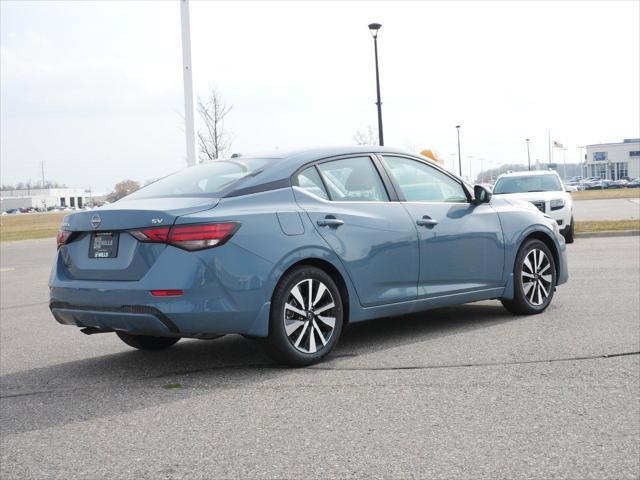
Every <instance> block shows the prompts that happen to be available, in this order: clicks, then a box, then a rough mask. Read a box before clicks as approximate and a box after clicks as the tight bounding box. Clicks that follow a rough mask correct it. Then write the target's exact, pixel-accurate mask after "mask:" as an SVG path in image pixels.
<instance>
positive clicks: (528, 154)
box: [526, 138, 531, 171]
mask: <svg viewBox="0 0 640 480" xmlns="http://www.w3.org/2000/svg"><path fill="white" fill-rule="evenodd" d="M526 141H527V160H528V161H529V171H531V152H530V151H529V139H528V138H527V139H526Z"/></svg>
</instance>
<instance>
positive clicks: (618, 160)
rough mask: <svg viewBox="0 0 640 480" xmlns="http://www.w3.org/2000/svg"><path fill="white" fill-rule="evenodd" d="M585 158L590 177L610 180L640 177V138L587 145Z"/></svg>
mask: <svg viewBox="0 0 640 480" xmlns="http://www.w3.org/2000/svg"><path fill="white" fill-rule="evenodd" d="M585 160H586V167H587V176H588V177H598V178H606V179H609V180H618V179H620V178H623V177H631V178H636V177H640V138H627V139H625V140H623V141H622V142H618V143H599V144H596V145H587V155H586V158H585Z"/></svg>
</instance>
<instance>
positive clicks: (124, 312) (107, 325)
mask: <svg viewBox="0 0 640 480" xmlns="http://www.w3.org/2000/svg"><path fill="white" fill-rule="evenodd" d="M49 308H50V309H51V313H52V314H53V316H54V318H55V319H56V320H57V321H58V322H59V323H61V324H63V325H74V326H77V327H93V328H98V329H100V330H104V331H116V330H120V331H125V332H129V333H134V334H147V335H166V336H174V335H179V334H180V329H179V328H178V326H177V325H176V324H175V323H173V321H172V320H171V319H170V318H168V317H167V316H166V315H165V314H164V313H162V312H161V311H160V310H158V309H157V308H153V307H145V306H128V307H127V306H122V307H95V306H92V307H87V306H81V305H72V304H70V303H66V302H51V303H50V304H49Z"/></svg>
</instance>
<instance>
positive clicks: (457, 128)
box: [456, 125, 462, 178]
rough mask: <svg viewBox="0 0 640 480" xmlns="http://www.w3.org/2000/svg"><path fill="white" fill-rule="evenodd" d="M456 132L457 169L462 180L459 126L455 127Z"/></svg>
mask: <svg viewBox="0 0 640 480" xmlns="http://www.w3.org/2000/svg"><path fill="white" fill-rule="evenodd" d="M456 131H457V132H458V169H459V172H458V173H459V174H460V178H462V157H461V156H460V125H456Z"/></svg>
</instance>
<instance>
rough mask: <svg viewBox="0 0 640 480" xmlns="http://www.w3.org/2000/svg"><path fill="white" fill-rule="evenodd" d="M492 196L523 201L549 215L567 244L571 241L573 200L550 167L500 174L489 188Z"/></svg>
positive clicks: (558, 176)
mask: <svg viewBox="0 0 640 480" xmlns="http://www.w3.org/2000/svg"><path fill="white" fill-rule="evenodd" d="M493 195H499V196H500V197H501V198H507V199H509V198H513V199H517V200H526V201H528V202H531V203H533V204H534V205H535V206H536V207H538V210H540V211H541V212H543V213H546V214H547V215H549V216H550V217H551V218H553V219H554V220H555V221H556V222H557V223H558V226H559V227H560V231H561V232H562V235H563V236H564V238H565V240H566V242H567V243H573V230H574V226H573V199H572V198H571V194H570V193H568V192H567V191H566V189H565V187H564V185H563V184H562V180H561V179H560V175H558V174H557V173H556V172H554V171H553V170H539V171H533V172H513V173H504V174H502V175H500V176H499V177H498V179H497V180H496V184H495V185H494V187H493Z"/></svg>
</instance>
